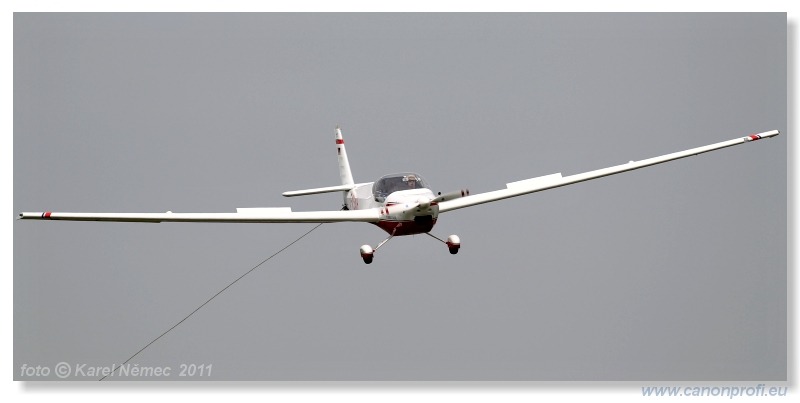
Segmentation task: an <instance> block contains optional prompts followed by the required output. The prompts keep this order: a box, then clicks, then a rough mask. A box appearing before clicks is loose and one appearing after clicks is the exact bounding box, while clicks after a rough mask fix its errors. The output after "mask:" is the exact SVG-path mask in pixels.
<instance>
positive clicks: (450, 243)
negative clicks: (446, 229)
mask: <svg viewBox="0 0 800 403" xmlns="http://www.w3.org/2000/svg"><path fill="white" fill-rule="evenodd" d="M445 243H446V244H447V249H448V250H450V254H451V255H455V254H456V253H458V249H459V248H460V247H461V239H459V238H458V235H450V236H449V237H447V242H445Z"/></svg>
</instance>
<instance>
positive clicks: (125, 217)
mask: <svg viewBox="0 0 800 403" xmlns="http://www.w3.org/2000/svg"><path fill="white" fill-rule="evenodd" d="M379 217H380V211H379V210H378V209H368V210H337V211H297V212H295V211H292V209H291V208H290V207H277V208H239V209H236V212H235V213H173V212H166V213H59V212H51V211H47V212H33V213H20V215H19V218H20V219H23V220H66V221H118V222H154V223H159V222H227V223H330V222H377V221H378V218H379Z"/></svg>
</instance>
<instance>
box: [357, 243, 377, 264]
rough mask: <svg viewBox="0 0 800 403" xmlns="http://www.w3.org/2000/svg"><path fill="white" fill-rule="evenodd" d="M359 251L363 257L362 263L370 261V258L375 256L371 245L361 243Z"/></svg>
mask: <svg viewBox="0 0 800 403" xmlns="http://www.w3.org/2000/svg"><path fill="white" fill-rule="evenodd" d="M359 252H360V253H361V258H362V259H364V263H366V264H370V263H372V258H373V257H374V256H375V251H374V250H372V247H371V246H369V245H363V246H362V247H361V249H360V250H359Z"/></svg>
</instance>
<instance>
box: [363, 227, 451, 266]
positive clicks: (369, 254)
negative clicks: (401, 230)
mask: <svg viewBox="0 0 800 403" xmlns="http://www.w3.org/2000/svg"><path fill="white" fill-rule="evenodd" d="M425 234H426V235H428V236H429V237H431V238H433V239H436V240H437V241H439V242H441V243H443V244H446V245H447V249H448V250H449V251H450V254H451V255H455V254H456V253H458V249H459V248H461V239H460V238H459V237H458V235H450V236H449V237H447V240H446V241H445V240H442V239H439V238H438V237H437V236H435V235H432V234H431V233H429V232H426V233H425ZM392 238H394V233H392V235H389V237H388V238H386V239H384V240H383V241H382V242H381V243H379V244H378V246H376V247H375V249H372V247H371V246H369V245H361V249H359V253H360V254H361V258H362V259H364V263H366V264H370V263H372V260H373V259H374V258H375V252H377V251H378V249H379V248H380V247H381V246H383V245H384V244H386V242H389V240H390V239H392Z"/></svg>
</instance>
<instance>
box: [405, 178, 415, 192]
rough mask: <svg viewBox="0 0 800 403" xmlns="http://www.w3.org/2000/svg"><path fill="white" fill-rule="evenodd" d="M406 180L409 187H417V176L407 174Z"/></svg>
mask: <svg viewBox="0 0 800 403" xmlns="http://www.w3.org/2000/svg"><path fill="white" fill-rule="evenodd" d="M406 182H407V183H408V188H409V189H415V188H416V187H417V178H415V177H413V176H409V177H408V178H407V179H406Z"/></svg>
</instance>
